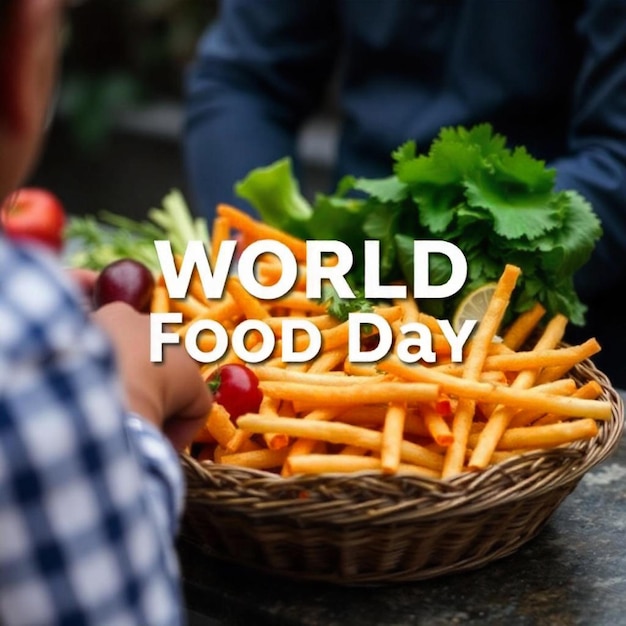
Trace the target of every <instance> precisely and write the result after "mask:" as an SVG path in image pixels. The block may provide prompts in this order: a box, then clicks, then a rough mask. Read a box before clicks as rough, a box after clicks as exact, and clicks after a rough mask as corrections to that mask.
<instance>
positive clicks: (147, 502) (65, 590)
mask: <svg viewBox="0 0 626 626" xmlns="http://www.w3.org/2000/svg"><path fill="white" fill-rule="evenodd" d="M0 260H1V262H2V268H3V281H4V283H3V294H4V295H3V298H2V299H1V300H0V318H1V319H2V332H1V333H0V343H2V346H1V348H2V349H1V350H0V355H1V356H0V368H1V370H2V375H1V376H0V380H1V381H2V384H3V385H4V389H3V392H2V401H1V403H0V458H1V459H3V466H2V469H1V471H0V494H1V496H0V537H2V540H1V541H0V622H2V623H3V624H8V625H10V624H28V625H29V626H35V625H37V624H46V625H47V624H53V623H68V624H69V623H90V624H113V623H128V624H131V623H132V624H150V625H159V624H180V623H182V611H183V603H182V595H181V591H180V578H179V566H178V561H177V555H176V552H175V548H174V536H175V533H176V531H177V528H178V521H179V515H180V513H181V507H182V498H183V477H182V472H181V467H180V462H179V460H178V456H177V453H176V450H175V448H174V447H173V446H172V445H171V444H170V442H169V441H168V440H167V439H166V438H165V437H164V436H163V435H162V434H161V432H160V429H161V427H165V428H166V429H167V423H168V422H169V421H170V419H169V418H171V417H174V416H176V415H180V416H181V417H185V418H187V420H188V423H189V425H190V426H191V425H192V423H194V422H195V425H196V426H198V425H199V423H200V419H199V418H200V417H201V415H202V414H205V412H206V411H208V408H209V406H210V396H209V395H208V392H207V391H206V388H205V386H204V385H203V383H202V382H201V379H200V376H199V374H198V379H195V380H194V378H193V375H194V374H197V373H198V370H197V368H196V367H195V365H194V364H193V362H190V363H188V364H186V365H185V364H184V363H183V360H179V359H172V360H171V362H170V363H169V364H166V365H165V366H164V367H161V368H156V367H155V368H154V369H156V370H157V371H156V372H154V373H150V372H148V371H147V370H148V368H149V365H148V364H147V363H146V358H145V343H142V341H137V339H138V337H139V334H140V332H141V329H142V327H143V328H145V326H143V324H144V322H143V320H140V321H138V324H135V320H139V317H140V316H139V315H138V314H134V313H132V314H129V312H128V311H126V310H124V309H123V308H121V307H122V306H123V305H121V306H113V307H112V309H111V311H112V318H111V319H112V321H113V322H115V323H116V324H117V325H118V326H120V327H122V326H123V327H125V328H126V330H125V331H124V328H120V331H119V332H120V334H117V335H116V337H118V338H119V337H120V336H123V334H124V332H129V331H130V329H131V327H133V326H135V338H134V340H133V341H132V342H130V344H128V345H126V346H125V347H123V348H120V347H119V345H118V350H117V352H115V353H114V352H113V351H112V349H111V342H110V341H109V340H108V339H107V337H106V335H105V334H104V332H103V331H102V330H101V329H99V328H97V327H96V326H95V325H94V324H92V323H91V322H90V320H89V319H88V318H87V317H86V316H85V314H84V313H83V311H82V310H81V308H80V306H79V304H78V301H77V298H76V294H75V293H72V287H73V286H72V285H69V284H68V282H67V277H66V276H64V275H63V273H62V271H61V270H59V269H55V268H52V267H48V266H47V265H46V262H44V261H43V259H39V260H37V259H35V258H33V257H32V256H31V255H30V254H29V253H28V252H26V251H23V250H19V249H16V248H13V247H11V246H9V245H7V244H6V243H2V242H0ZM109 315H110V313H109V312H108V311H103V313H102V314H101V315H100V316H99V323H101V324H102V325H103V326H106V324H107V323H109V322H110V321H111V320H110V318H109ZM116 332H117V331H116ZM144 340H145V338H144ZM115 341H118V339H115ZM142 346H143V347H142ZM122 352H124V353H125V355H124V356H122V355H121V353H122ZM166 355H167V351H166ZM116 361H117V362H118V363H119V364H120V367H121V369H122V373H123V375H125V376H126V377H127V379H130V386H129V385H128V384H126V385H125V386H124V388H122V382H121V379H120V378H119V373H118V368H117V364H116ZM190 361H191V360H190ZM181 367H182V368H183V369H182V370H181ZM133 371H135V376H136V377H133ZM170 379H171V381H172V384H170V382H169V381H170ZM175 379H177V380H175ZM127 382H128V381H127ZM194 383H195V384H194ZM136 395H137V396H138V397H139V398H140V400H139V402H138V403H135V400H134V399H133V398H134V397H135V396H136ZM146 400H147V403H146V402H145V401H146ZM142 405H143V406H145V407H147V408H146V411H145V412H146V413H147V415H146V416H145V417H146V418H147V419H144V416H143V415H142V416H140V415H139V414H138V411H139V410H141V406H142ZM128 406H130V407H131V408H132V409H134V410H135V412H132V411H129V409H128V408H127V407H128ZM150 407H152V409H153V410H152V409H151V408H150ZM148 420H151V421H148ZM176 432H177V433H178V435H180V433H181V431H180V429H176ZM177 441H178V445H182V440H181V439H177Z"/></svg>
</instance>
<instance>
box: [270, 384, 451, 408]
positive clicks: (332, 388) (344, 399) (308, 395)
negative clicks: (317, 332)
mask: <svg viewBox="0 0 626 626" xmlns="http://www.w3.org/2000/svg"><path fill="white" fill-rule="evenodd" d="M259 386H260V387H261V390H262V391H263V393H265V394H267V395H269V396H273V397H276V398H283V399H285V400H292V401H304V402H308V403H317V404H318V405H319V406H322V407H323V406H350V405H351V404H354V399H355V397H358V399H359V402H360V403H362V404H373V403H378V402H407V403H411V402H423V401H424V402H430V401H433V400H436V399H437V397H438V395H439V387H438V386H437V385H436V384H429V383H424V384H422V383H414V384H410V383H406V382H392V381H382V382H379V383H378V384H377V385H363V384H358V383H356V384H352V385H328V386H326V385H308V384H305V383H292V382H283V381H261V383H260V385H259Z"/></svg>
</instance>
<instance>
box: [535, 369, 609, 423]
mask: <svg viewBox="0 0 626 626" xmlns="http://www.w3.org/2000/svg"><path fill="white" fill-rule="evenodd" d="M601 394H602V386H601V385H600V383H599V382H598V381H596V380H590V381H587V382H586V383H585V384H584V385H583V386H582V387H579V388H578V389H576V390H575V391H574V392H573V393H572V397H574V398H589V399H593V400H595V399H596V398H599V397H600V395H601ZM561 419H562V416H561V415H557V414H555V413H547V414H546V415H544V416H543V417H540V418H539V419H537V420H535V421H534V422H533V426H544V425H546V424H554V423H555V422H558V421H560V420H561Z"/></svg>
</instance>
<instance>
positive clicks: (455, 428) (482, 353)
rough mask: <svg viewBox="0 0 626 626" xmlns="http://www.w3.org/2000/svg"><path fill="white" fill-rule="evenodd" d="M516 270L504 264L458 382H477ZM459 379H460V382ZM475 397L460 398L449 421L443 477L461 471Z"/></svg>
mask: <svg viewBox="0 0 626 626" xmlns="http://www.w3.org/2000/svg"><path fill="white" fill-rule="evenodd" d="M519 275H520V269H519V268H518V267H516V266H514V265H506V266H505V268H504V271H503V272H502V275H501V277H500V280H499V281H498V283H497V285H496V290H495V292H494V294H493V296H492V298H491V300H490V302H489V305H488V306H487V310H486V311H485V315H484V317H483V318H482V319H481V320H480V322H479V323H478V328H477V330H476V334H475V335H474V338H473V339H472V344H471V348H470V350H469V353H468V355H467V358H466V359H465V370H464V372H463V377H462V379H468V380H470V381H477V380H478V378H479V376H480V373H481V371H482V369H483V364H484V362H485V359H486V358H487V352H488V350H489V345H490V344H491V342H492V341H493V338H494V336H495V335H496V333H497V332H498V329H499V327H500V324H501V322H502V318H503V317H504V313H505V311H506V309H507V306H508V303H509V301H510V299H511V294H512V293H513V289H514V288H515V285H516V282H517V279H518V277H519ZM462 379H461V380H462ZM475 408H476V398H470V397H467V396H462V397H460V398H459V402H458V404H457V407H456V411H455V413H454V419H453V421H452V436H453V439H452V442H451V443H450V445H449V446H448V448H447V450H446V456H445V463H444V467H443V471H442V476H443V478H448V477H450V476H454V475H455V474H459V473H460V472H461V471H462V470H463V463H464V460H465V452H466V448H467V438H468V435H469V432H470V429H471V426H472V421H473V418H474V410H475Z"/></svg>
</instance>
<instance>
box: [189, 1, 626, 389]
mask: <svg viewBox="0 0 626 626" xmlns="http://www.w3.org/2000/svg"><path fill="white" fill-rule="evenodd" d="M329 86H332V89H333V93H334V94H335V96H336V97H335V106H336V109H337V118H338V122H339V128H340V132H339V137H338V145H337V157H336V161H335V163H334V164H333V177H332V182H333V184H334V182H336V181H337V180H338V179H339V178H340V177H341V176H342V175H344V174H353V175H356V176H366V177H377V176H385V175H388V174H389V173H390V167H391V157H390V155H391V152H392V150H394V149H395V148H396V147H398V146H399V145H401V144H402V143H404V142H405V141H407V140H408V139H414V140H415V141H416V142H417V146H418V149H426V148H427V147H428V146H429V145H430V143H431V141H432V140H433V139H434V138H435V136H436V135H437V134H438V132H439V130H440V128H441V127H443V126H451V125H464V126H471V125H474V124H476V123H481V122H490V123H491V124H492V125H493V127H494V130H495V131H496V132H498V133H501V134H503V135H505V136H506V137H507V138H508V140H509V143H510V144H511V145H512V146H515V145H524V146H526V147H527V149H528V150H529V152H530V153H531V154H532V155H533V156H535V157H537V158H539V159H543V160H545V161H546V163H547V164H548V165H550V166H552V167H554V168H555V169H556V172H557V179H556V180H557V187H558V188H560V189H576V190H578V191H579V192H580V193H582V194H583V195H584V196H585V197H586V198H587V199H588V200H589V202H590V203H591V204H592V206H593V208H594V210H595V211H596V213H597V214H598V216H599V217H600V219H601V222H602V226H603V230H604V234H603V237H602V239H601V241H600V243H599V245H598V246H597V248H596V250H595V251H594V254H593V257H592V259H591V260H590V262H589V263H588V264H587V265H585V266H584V267H583V268H582V270H581V271H580V272H579V274H578V275H577V277H576V286H577V290H578V292H579V295H580V297H581V299H582V300H583V301H584V302H586V303H587V304H588V305H589V307H590V311H589V316H588V318H589V324H588V325H587V327H586V328H585V329H584V333H585V334H584V336H588V334H589V332H590V331H591V332H594V334H596V335H597V336H598V338H599V340H600V341H601V342H602V343H603V352H602V353H601V355H600V356H599V357H598V359H597V362H598V363H600V364H604V365H607V363H608V361H607V359H608V356H607V352H608V351H609V347H610V348H611V351H613V352H615V349H616V348H617V344H621V347H620V351H621V352H622V353H625V351H626V329H623V328H622V327H621V320H619V310H618V307H617V306H615V295H616V293H617V292H618V291H617V290H619V289H620V288H621V286H622V285H623V284H626V263H624V262H623V258H624V255H625V253H626V2H624V0H587V1H586V2H583V1H582V0H523V1H507V0H446V1H428V0H299V1H298V2H294V1H293V0H264V1H263V2H251V1H250V0H222V2H221V3H220V5H219V14H218V16H217V18H216V19H215V20H214V21H213V22H212V23H211V25H210V26H209V28H208V30H207V32H206V34H205V35H204V37H203V38H202V39H201V41H200V43H199V46H198V52H197V58H196V59H195V61H194V63H193V65H192V66H191V68H190V71H189V75H188V82H187V90H188V91H187V110H186V124H185V136H184V155H185V162H186V168H187V172H188V175H189V182H190V188H191V193H192V202H193V203H194V205H195V207H196V208H197V210H198V211H199V212H201V213H202V214H204V215H205V216H207V217H209V218H212V216H213V215H214V211H215V207H216V205H217V203H219V202H229V203H233V204H235V205H237V206H239V207H241V208H246V209H247V210H250V211H252V209H251V207H249V206H247V205H246V203H245V202H244V201H243V200H242V199H240V198H238V197H237V196H236V195H235V194H234V191H233V185H234V183H235V182H236V181H237V180H240V179H241V178H243V177H244V176H245V175H246V174H247V173H248V172H249V171H250V170H251V169H253V168H255V167H258V166H262V165H268V164H270V163H271V162H273V161H275V160H277V159H279V158H281V157H284V156H287V155H289V156H291V157H292V158H293V160H294V163H295V166H296V172H301V170H300V169H299V168H300V164H299V163H298V150H297V148H298V137H299V135H298V133H299V131H300V130H301V129H302V126H303V124H304V123H305V122H306V121H307V120H308V119H309V118H310V117H311V115H312V114H314V113H315V112H316V111H318V110H319V107H320V106H321V105H322V104H323V103H324V102H325V98H326V97H327V94H328V93H329V88H330V87H329ZM320 191H324V192H326V191H329V190H327V189H321V190H320ZM608 309H610V311H609V310H608ZM607 316H609V317H610V316H613V317H615V319H614V320H613V321H614V322H615V324H614V327H613V328H612V329H611V330H609V327H610V324H607ZM595 331H597V332H595ZM609 333H611V334H609ZM613 333H617V334H616V335H615V334H613ZM620 335H624V336H625V337H624V338H622V337H621V336H620ZM603 337H604V341H602V338H603ZM609 344H611V346H609ZM613 346H615V348H614V347H613ZM622 348H623V350H622ZM618 356H619V355H618V354H617V353H615V356H613V357H611V358H612V359H613V360H614V361H615V359H617V358H618ZM623 369H624V373H623V374H620V370H621V368H620V366H619V364H617V362H615V363H613V365H612V366H611V373H612V374H613V375H614V377H617V376H618V375H621V380H622V381H623V383H624V386H626V367H625V368H623Z"/></svg>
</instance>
